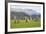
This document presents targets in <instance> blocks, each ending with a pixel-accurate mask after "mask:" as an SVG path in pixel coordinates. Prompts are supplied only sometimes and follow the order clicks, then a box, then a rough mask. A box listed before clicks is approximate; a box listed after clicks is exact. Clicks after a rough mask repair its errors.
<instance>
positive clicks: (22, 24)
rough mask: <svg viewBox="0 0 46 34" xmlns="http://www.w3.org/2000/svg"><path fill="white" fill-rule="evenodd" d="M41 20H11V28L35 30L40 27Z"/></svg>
mask: <svg viewBox="0 0 46 34" xmlns="http://www.w3.org/2000/svg"><path fill="white" fill-rule="evenodd" d="M40 24H41V23H40V20H29V21H26V20H11V28H32V27H33V28H34V27H40Z"/></svg>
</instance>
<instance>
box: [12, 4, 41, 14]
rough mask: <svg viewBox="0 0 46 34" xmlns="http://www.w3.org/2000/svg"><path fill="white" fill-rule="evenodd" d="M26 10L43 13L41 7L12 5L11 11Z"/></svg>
mask: <svg viewBox="0 0 46 34" xmlns="http://www.w3.org/2000/svg"><path fill="white" fill-rule="evenodd" d="M25 9H26V10H28V9H32V10H34V11H36V12H38V13H41V6H27V5H11V11H17V12H22V11H20V10H25ZM30 11H31V10H30ZM30 11H23V12H29V13H30Z"/></svg>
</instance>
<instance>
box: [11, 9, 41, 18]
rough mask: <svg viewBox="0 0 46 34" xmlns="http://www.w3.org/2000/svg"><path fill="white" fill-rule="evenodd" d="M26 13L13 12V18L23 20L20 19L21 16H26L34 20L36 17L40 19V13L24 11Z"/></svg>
mask: <svg viewBox="0 0 46 34" xmlns="http://www.w3.org/2000/svg"><path fill="white" fill-rule="evenodd" d="M24 11H25V12H23V11H20V12H17V11H11V18H13V17H15V16H16V17H17V19H21V18H20V16H21V17H24V16H26V17H30V16H31V17H32V18H36V17H39V18H40V15H41V14H40V13H38V12H37V11H34V10H29V9H28V10H27V9H26V10H24Z"/></svg>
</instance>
